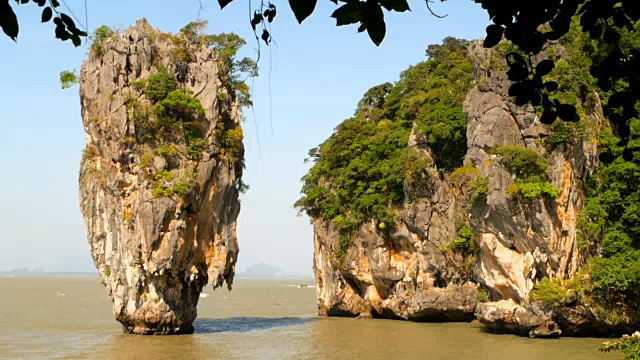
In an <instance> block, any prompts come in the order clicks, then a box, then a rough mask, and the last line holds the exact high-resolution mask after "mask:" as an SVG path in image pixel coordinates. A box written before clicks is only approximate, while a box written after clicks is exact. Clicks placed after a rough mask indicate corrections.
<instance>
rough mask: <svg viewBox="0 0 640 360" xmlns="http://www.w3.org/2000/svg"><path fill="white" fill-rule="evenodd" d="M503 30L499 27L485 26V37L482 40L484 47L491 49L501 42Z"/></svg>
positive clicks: (493, 25) (494, 25)
mask: <svg viewBox="0 0 640 360" xmlns="http://www.w3.org/2000/svg"><path fill="white" fill-rule="evenodd" d="M502 34H504V28H503V27H502V26H500V25H496V24H491V25H489V26H487V37H486V38H485V39H484V47H486V48H492V47H494V46H496V45H498V43H499V42H500V40H502Z"/></svg>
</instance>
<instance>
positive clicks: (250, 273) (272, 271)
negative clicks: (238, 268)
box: [237, 262, 311, 278]
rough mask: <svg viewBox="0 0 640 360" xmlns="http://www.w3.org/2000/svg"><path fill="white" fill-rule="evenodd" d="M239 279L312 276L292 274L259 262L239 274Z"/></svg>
mask: <svg viewBox="0 0 640 360" xmlns="http://www.w3.org/2000/svg"><path fill="white" fill-rule="evenodd" d="M237 276H238V277H253V278H256V277H257V278H272V277H287V278H297V277H310V276H311V275H307V276H305V275H304V274H301V273H290V272H286V271H284V270H282V269H281V268H279V267H277V266H273V265H267V264H265V263H264V262H259V263H257V264H255V265H252V266H250V267H248V268H247V269H246V270H245V271H243V272H239V273H238V274H237Z"/></svg>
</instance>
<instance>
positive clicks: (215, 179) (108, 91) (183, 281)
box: [80, 20, 243, 334]
mask: <svg viewBox="0 0 640 360" xmlns="http://www.w3.org/2000/svg"><path fill="white" fill-rule="evenodd" d="M177 46H178V45H176V44H175V43H174V42H172V41H171V39H170V38H169V37H166V36H163V35H162V34H161V33H160V32H158V31H156V30H154V29H153V28H152V27H151V26H150V25H149V24H148V23H147V22H146V20H140V21H138V22H137V24H136V26H135V27H132V28H129V29H127V30H125V31H124V32H122V33H120V34H116V35H114V36H112V37H111V38H109V39H107V40H105V41H104V44H103V52H102V54H95V53H92V54H91V55H90V56H89V59H88V60H87V61H85V62H84V64H83V65H82V70H81V79H80V80H81V81H80V96H81V102H82V119H83V124H84V128H85V132H86V135H87V148H86V149H85V152H84V154H83V159H82V163H81V168H80V208H81V211H82V215H83V216H84V221H85V226H86V232H87V238H88V241H89V246H90V249H91V255H92V256H93V259H94V263H95V265H96V267H97V268H98V271H99V272H100V276H101V279H102V282H103V283H104V285H105V286H106V288H107V292H108V294H109V299H110V300H111V301H113V314H114V316H115V318H116V319H117V320H118V321H119V322H121V323H122V325H123V328H124V329H125V331H127V332H131V333H136V334H175V333H189V332H192V331H193V327H192V323H193V321H194V319H195V318H196V314H197V311H196V305H197V303H198V298H199V294H200V292H201V291H202V289H203V287H204V286H205V285H206V284H207V283H210V284H211V285H212V286H213V287H214V288H218V287H221V286H222V285H223V284H224V283H225V282H226V283H227V286H228V288H229V289H231V285H232V282H233V276H234V270H235V263H236V259H237V256H238V243H237V239H236V218H237V216H238V212H239V210H240V203H239V201H238V190H237V183H238V180H239V177H240V176H241V175H242V168H241V162H242V154H243V150H242V149H239V154H240V156H239V158H237V157H236V158H233V157H230V156H227V155H225V154H224V152H223V151H222V150H221V149H222V145H221V137H222V136H223V134H224V132H226V131H228V130H230V129H237V130H239V126H240V121H239V115H238V112H237V107H236V106H235V105H234V104H233V103H232V102H231V100H221V99H230V97H229V96H224V95H225V94H226V90H225V88H224V87H223V86H222V85H221V82H220V78H219V73H218V65H217V62H216V54H215V53H214V52H213V50H211V49H208V48H204V47H195V46H191V47H189V48H188V53H189V54H190V56H189V58H188V59H181V60H179V61H177V60H175V58H174V57H173V56H172V54H175V53H176V51H175V50H176V48H177ZM162 66H164V67H165V68H166V69H167V71H168V73H169V74H171V75H173V76H175V77H176V78H177V79H178V82H179V87H181V88H183V89H185V91H186V92H187V93H191V94H193V96H194V97H196V98H197V99H199V100H200V102H201V104H202V106H203V108H204V110H205V113H204V115H203V116H202V119H201V122H202V124H201V127H202V132H203V135H202V138H203V139H204V140H206V146H204V150H203V152H202V157H201V158H194V157H190V156H188V155H187V154H188V151H187V140H186V139H185V137H184V136H182V139H180V138H179V137H178V138H177V139H174V141H173V143H174V145H175V148H174V149H175V150H176V151H175V152H174V153H173V154H172V155H171V156H162V155H161V154H160V152H158V149H159V148H160V147H161V146H162V144H163V143H162V140H161V139H158V138H155V139H153V138H148V137H147V138H144V136H143V135H144V134H143V132H142V129H141V128H140V126H138V123H137V122H136V120H135V119H134V118H135V116H136V114H135V112H136V106H138V105H140V106H142V107H145V106H147V107H150V106H151V103H150V101H149V99H147V98H146V97H145V95H144V94H143V93H142V91H141V90H140V89H139V87H135V86H132V85H131V84H132V82H134V81H136V80H141V79H145V78H146V77H148V76H149V75H151V74H153V73H156V72H158V70H159V68H161V67H162ZM132 104H135V106H133V105H132ZM219 122H220V123H219ZM159 172H162V173H164V174H167V173H171V175H169V176H166V178H167V179H168V180H167V181H166V182H165V184H164V185H163V186H166V187H171V186H174V185H176V184H178V183H179V182H180V181H183V182H184V180H181V179H188V184H189V187H188V190H187V191H181V192H180V193H179V194H176V193H173V194H169V195H160V196H159V195H158V194H154V193H153V190H154V187H156V186H157V185H155V184H154V179H156V176H157V175H158V173H159ZM154 195H155V196H154Z"/></svg>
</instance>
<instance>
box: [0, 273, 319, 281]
mask: <svg viewBox="0 0 640 360" xmlns="http://www.w3.org/2000/svg"><path fill="white" fill-rule="evenodd" d="M11 277H23V278H24V277H30V278H39V277H96V278H97V277H98V272H97V271H96V272H36V271H28V272H10V271H0V278H11ZM235 278H236V279H239V280H301V281H315V278H314V277H313V276H303V275H300V276H260V275H249V274H246V275H245V274H236V276H235Z"/></svg>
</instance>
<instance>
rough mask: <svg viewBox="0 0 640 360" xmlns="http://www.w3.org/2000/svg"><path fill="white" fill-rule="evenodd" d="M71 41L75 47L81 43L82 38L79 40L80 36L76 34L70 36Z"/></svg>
mask: <svg viewBox="0 0 640 360" xmlns="http://www.w3.org/2000/svg"><path fill="white" fill-rule="evenodd" d="M71 41H72V42H73V46H75V47H78V46H80V45H82V40H80V36H78V35H73V36H71Z"/></svg>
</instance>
